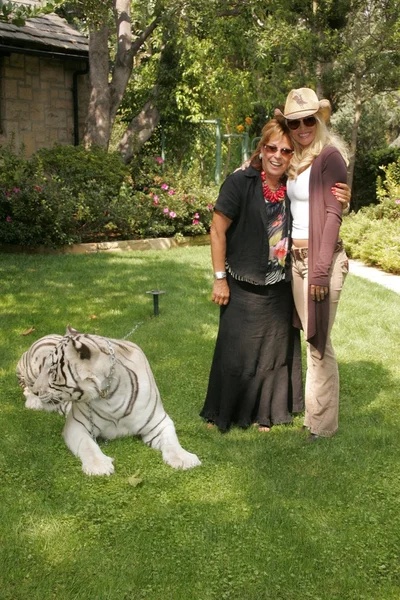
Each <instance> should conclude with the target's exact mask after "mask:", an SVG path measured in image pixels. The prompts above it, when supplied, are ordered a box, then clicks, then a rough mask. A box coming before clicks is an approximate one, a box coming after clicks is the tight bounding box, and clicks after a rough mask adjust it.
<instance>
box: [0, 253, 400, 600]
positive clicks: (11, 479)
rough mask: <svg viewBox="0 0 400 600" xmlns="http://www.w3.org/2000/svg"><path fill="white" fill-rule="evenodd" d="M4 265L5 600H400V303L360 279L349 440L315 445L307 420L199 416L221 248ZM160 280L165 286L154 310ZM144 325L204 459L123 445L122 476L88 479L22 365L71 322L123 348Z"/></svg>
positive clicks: (344, 307) (350, 329)
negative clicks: (242, 426)
mask: <svg viewBox="0 0 400 600" xmlns="http://www.w3.org/2000/svg"><path fill="white" fill-rule="evenodd" d="M0 269H1V290H2V292H1V308H2V310H1V316H0V325H1V326H0V369H1V371H0V374H1V378H0V393H1V404H0V414H1V419H0V451H1V453H0V469H1V478H2V485H1V488H0V515H1V518H0V540H1V544H0V560H1V569H0V599H1V600H26V599H28V598H29V600H50V599H56V600H92V599H93V600H158V599H160V598H162V599H163V600H214V599H218V600H221V599H227V600H259V599H263V600H264V599H271V600H272V599H273V600H275V599H279V600H305V599H308V598H312V599H313V600H318V599H319V600H363V599H364V600H398V599H399V598H400V550H399V538H400V517H399V515H400V481H399V439H400V437H399V434H400V416H399V415H400V413H399V404H400V402H399V401H400V366H399V365H400V362H399V357H398V353H397V349H398V340H399V333H400V331H399V296H398V295H397V294H395V293H394V292H390V291H388V290H386V289H384V288H381V287H380V286H377V285H375V284H372V283H369V282H366V281H365V280H362V279H359V278H357V277H355V276H352V275H350V276H349V277H348V279H347V281H346V285H345V289H344V291H343V295H342V300H341V304H340V308H339V312H338V316H337V322H336V324H335V330H334V343H335V348H336V350H337V355H338V359H339V366H340V372H341V382H342V386H341V390H342V391H341V415H340V430H339V432H338V434H337V435H336V436H335V438H333V439H332V440H324V441H322V442H321V443H317V444H315V445H311V446H308V445H306V444H305V442H304V436H303V435H302V434H300V433H299V432H298V428H299V426H300V425H301V419H300V418H296V420H295V423H294V424H293V426H281V427H275V428H273V429H272V431H271V433H269V434H260V433H259V432H257V431H255V430H254V429H253V428H250V429H249V430H247V431H241V430H238V429H233V430H232V431H231V432H230V433H228V434H226V435H221V434H219V433H218V432H217V431H210V430H208V429H207V428H206V427H205V426H204V424H203V423H202V421H201V419H200V418H199V417H198V413H199V410H200V408H201V406H202V403H203V399H204V395H205V390H206V385H207V378H208V370H209V366H210V362H211V357H212V352H213V346H214V340H215V334H216V330H217V324H218V309H217V307H215V306H214V305H212V304H211V303H210V301H209V297H210V290H211V283H212V281H211V276H210V273H211V267H210V259H209V249H208V248H190V249H184V248H181V249H178V250H171V251H169V252H155V251H150V252H145V253H139V252H137V253H125V254H113V255H106V254H101V255H93V256H82V255H80V256H22V255H2V261H1V267H0ZM154 288H159V289H163V290H165V291H166V294H164V295H162V296H161V297H160V316H159V317H158V318H149V317H150V316H151V314H152V300H151V297H150V296H148V295H146V291H147V290H151V289H154ZM93 315H94V316H96V317H97V318H91V317H93ZM140 322H141V323H142V324H141V325H140V326H139V327H138V329H137V330H136V331H135V332H134V334H132V335H131V337H130V339H131V340H132V341H135V342H136V343H137V344H139V345H140V346H141V347H142V348H143V350H144V351H145V352H146V354H147V356H148V358H149V360H150V363H151V365H152V367H153V371H154V374H155V377H156V380H157V383H158V386H159V388H160V391H161V394H162V397H163V400H164V405H165V407H166V409H167V411H168V412H169V414H170V415H171V417H172V418H173V420H174V422H175V425H176V428H177V432H178V436H179V438H180V441H181V443H182V445H183V446H184V447H185V448H187V449H188V450H190V451H192V452H195V453H197V454H198V455H199V457H200V458H201V460H202V461H203V465H202V466H201V467H200V468H196V469H193V470H192V471H187V472H176V471H174V470H172V469H170V468H169V467H167V466H166V465H164V464H163V463H162V460H161V455H160V454H159V453H158V452H156V451H154V450H151V449H150V448H147V447H146V446H145V445H144V444H143V443H141V442H140V441H139V440H137V439H132V438H124V439H119V440H115V441H112V442H109V443H107V444H105V443H104V442H101V445H102V447H103V448H104V451H105V452H106V453H107V454H109V455H110V456H113V457H115V465H116V474H115V475H113V476H111V477H110V478H95V477H92V478H90V477H87V476H85V475H84V474H83V473H82V471H81V466H80V462H79V461H78V460H77V459H76V458H74V457H73V456H72V455H71V454H70V453H69V451H68V450H67V448H66V446H65V445H64V442H63V440H62V437H61V431H62V427H63V418H62V417H61V416H59V415H56V414H46V413H42V412H35V411H29V410H27V409H25V408H24V402H23V396H22V393H21V390H20V389H19V387H18V386H17V381H16V377H15V366H16V363H17V360H18V358H19V356H20V355H21V354H22V352H23V351H24V350H26V349H27V348H28V347H29V345H30V344H31V343H32V342H33V341H34V340H35V339H37V338H39V337H41V336H42V335H45V334H47V333H50V332H52V333H61V334H62V333H63V332H64V329H65V326H66V324H67V323H70V324H71V325H72V326H74V327H75V328H77V329H79V330H81V331H86V332H93V333H98V334H100V335H105V336H109V337H119V338H121V337H123V336H124V335H126V334H127V333H128V332H129V331H131V330H132V328H134V326H135V325H136V324H137V323H140ZM29 327H34V328H35V331H34V332H33V333H31V334H30V335H28V336H25V337H24V336H21V333H22V332H23V331H25V330H27V329H28V328H29ZM137 471H139V477H140V478H141V479H142V484H141V485H139V486H134V485H131V483H132V480H131V478H132V476H134V475H135V474H136V473H137Z"/></svg>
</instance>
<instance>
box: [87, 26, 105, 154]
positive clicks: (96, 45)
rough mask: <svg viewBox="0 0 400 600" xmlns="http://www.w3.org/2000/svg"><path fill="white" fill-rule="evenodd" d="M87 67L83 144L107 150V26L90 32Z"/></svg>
mask: <svg viewBox="0 0 400 600" xmlns="http://www.w3.org/2000/svg"><path fill="white" fill-rule="evenodd" d="M89 67H90V84H91V93H90V100H89V109H88V116H87V120H86V132H85V136H84V144H85V146H86V147H87V148H88V147H90V146H92V145H95V146H100V147H101V148H106V149H107V148H108V143H109V140H110V134H111V120H110V89H109V83H108V74H109V60H108V27H107V26H103V27H101V28H100V29H91V30H90V33H89Z"/></svg>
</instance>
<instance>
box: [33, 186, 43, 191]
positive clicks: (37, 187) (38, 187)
mask: <svg viewBox="0 0 400 600" xmlns="http://www.w3.org/2000/svg"><path fill="white" fill-rule="evenodd" d="M33 189H34V190H35V191H36V192H41V191H42V189H43V188H42V187H41V186H40V185H34V186H33Z"/></svg>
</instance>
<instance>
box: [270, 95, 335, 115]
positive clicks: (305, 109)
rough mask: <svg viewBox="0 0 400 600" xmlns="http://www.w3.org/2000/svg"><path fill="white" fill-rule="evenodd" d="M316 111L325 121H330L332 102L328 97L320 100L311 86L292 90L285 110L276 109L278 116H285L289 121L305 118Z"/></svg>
mask: <svg viewBox="0 0 400 600" xmlns="http://www.w3.org/2000/svg"><path fill="white" fill-rule="evenodd" d="M316 113H318V116H320V117H321V118H322V119H323V120H324V121H325V123H328V122H329V118H330V116H331V103H330V102H329V100H326V99H322V100H318V97H317V94H316V93H315V92H314V90H311V89H310V88H299V89H298V90H291V91H290V92H289V94H288V96H287V98H286V104H285V109H284V111H283V112H282V111H281V110H279V108H276V109H275V116H276V117H284V118H285V119H289V121H290V120H291V119H303V118H304V117H309V116H311V115H315V114H316Z"/></svg>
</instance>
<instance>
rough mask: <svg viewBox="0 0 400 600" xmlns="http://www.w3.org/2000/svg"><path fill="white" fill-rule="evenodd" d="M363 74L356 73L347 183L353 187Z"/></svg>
mask: <svg viewBox="0 0 400 600" xmlns="http://www.w3.org/2000/svg"><path fill="white" fill-rule="evenodd" d="M361 105H362V100H361V75H360V74H359V73H356V74H355V111H354V119H353V127H352V132H351V144H350V164H349V168H348V175H347V183H348V185H349V186H350V187H351V186H352V184H353V178H354V165H355V162H356V150H357V137H358V127H359V124H360V119H361Z"/></svg>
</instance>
